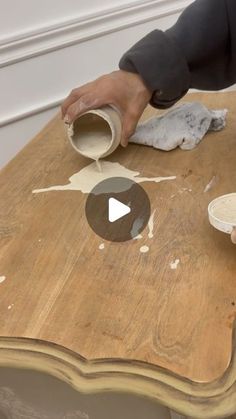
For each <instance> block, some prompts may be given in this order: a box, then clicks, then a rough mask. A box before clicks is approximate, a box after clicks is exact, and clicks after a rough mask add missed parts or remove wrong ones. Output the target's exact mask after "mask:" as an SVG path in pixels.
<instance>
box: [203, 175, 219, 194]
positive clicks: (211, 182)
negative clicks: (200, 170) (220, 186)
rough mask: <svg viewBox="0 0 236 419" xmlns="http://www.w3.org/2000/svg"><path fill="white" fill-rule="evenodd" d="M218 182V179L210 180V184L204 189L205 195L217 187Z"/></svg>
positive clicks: (214, 177)
mask: <svg viewBox="0 0 236 419" xmlns="http://www.w3.org/2000/svg"><path fill="white" fill-rule="evenodd" d="M216 181H217V177H216V176H213V178H212V179H211V180H210V182H209V183H208V184H207V185H206V187H205V189H204V193H206V192H209V191H210V190H211V189H212V188H213V186H215V184H216Z"/></svg>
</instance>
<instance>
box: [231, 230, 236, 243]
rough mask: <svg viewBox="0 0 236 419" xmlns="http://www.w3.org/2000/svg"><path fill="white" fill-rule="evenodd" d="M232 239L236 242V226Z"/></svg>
mask: <svg viewBox="0 0 236 419" xmlns="http://www.w3.org/2000/svg"><path fill="white" fill-rule="evenodd" d="M231 240H232V242H233V243H234V244H236V227H235V228H234V229H233V233H232V234H231Z"/></svg>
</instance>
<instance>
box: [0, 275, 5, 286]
mask: <svg viewBox="0 0 236 419" xmlns="http://www.w3.org/2000/svg"><path fill="white" fill-rule="evenodd" d="M4 281H6V277H5V276H0V284H2V283H3V282H4Z"/></svg>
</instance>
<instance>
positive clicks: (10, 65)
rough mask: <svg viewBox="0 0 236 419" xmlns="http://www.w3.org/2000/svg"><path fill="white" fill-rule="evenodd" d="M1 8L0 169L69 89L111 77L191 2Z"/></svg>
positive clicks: (55, 1) (56, 1)
mask: <svg viewBox="0 0 236 419" xmlns="http://www.w3.org/2000/svg"><path fill="white" fill-rule="evenodd" d="M1 2H2V3H3V4H2V7H1V15H0V37H1V39H0V92H1V101H0V127H1V128H0V167H2V166H3V165H5V164H6V163H7V162H8V161H9V160H10V159H11V158H12V157H13V156H14V155H15V154H16V153H17V152H18V151H19V150H20V149H21V148H22V147H23V145H24V144H26V143H27V141H28V140H30V139H31V138H32V137H33V136H34V135H35V134H36V133H37V132H38V131H39V130H40V129H41V128H42V126H43V125H44V124H45V123H46V122H47V121H48V120H49V119H50V118H51V117H52V115H53V114H54V113H55V112H56V111H57V110H58V109H59V108H58V105H59V103H60V102H61V101H62V99H63V98H64V97H65V96H67V94H68V93H69V92H70V90H71V89H72V88H73V87H75V86H78V85H81V84H83V83H85V82H87V81H89V80H92V79H94V78H96V77H98V76H99V75H101V74H103V73H107V72H110V71H112V70H114V69H116V68H117V66H118V62H119V59H120V57H121V55H122V54H123V53H124V52H125V51H126V50H127V49H128V48H129V47H130V46H131V45H132V44H133V43H135V42H136V41H137V40H138V39H140V38H141V37H142V36H144V35H145V34H146V33H148V32H149V31H151V30H153V29H155V28H157V27H158V28H160V29H166V28H167V27H169V26H170V25H172V24H173V23H174V22H175V21H176V19H177V17H178V15H179V13H180V11H181V10H182V9H183V8H184V7H185V6H187V4H189V3H190V2H191V0H128V1H126V0H89V1H88V0H41V1H40V2H35V1H33V0H21V1H20V2H18V0H8V1H7V2H3V0H0V3H1ZM13 10H14V13H13V12H12V11H13ZM98 10H99V13H98ZM2 11H3V13H2Z"/></svg>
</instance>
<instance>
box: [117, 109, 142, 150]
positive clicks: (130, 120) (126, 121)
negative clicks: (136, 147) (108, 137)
mask: <svg viewBox="0 0 236 419" xmlns="http://www.w3.org/2000/svg"><path fill="white" fill-rule="evenodd" d="M137 123H138V119H136V117H135V118H134V117H132V116H131V115H130V114H129V113H127V114H125V115H124V117H123V124H122V134H121V141H120V143H121V145H122V147H127V145H128V142H129V138H130V137H131V136H132V135H133V134H134V132H135V129H136V126H137Z"/></svg>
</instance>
